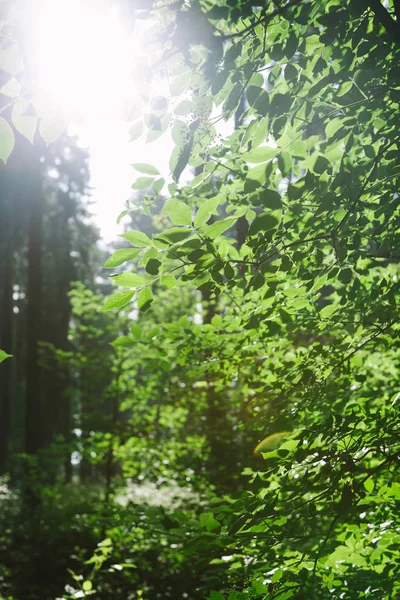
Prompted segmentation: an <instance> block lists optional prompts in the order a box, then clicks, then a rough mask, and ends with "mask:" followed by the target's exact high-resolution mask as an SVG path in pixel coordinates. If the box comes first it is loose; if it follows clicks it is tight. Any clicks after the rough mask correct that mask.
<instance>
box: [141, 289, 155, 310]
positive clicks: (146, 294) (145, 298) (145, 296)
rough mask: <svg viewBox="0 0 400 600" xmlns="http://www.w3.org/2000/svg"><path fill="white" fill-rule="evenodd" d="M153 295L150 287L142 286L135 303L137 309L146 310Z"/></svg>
mask: <svg viewBox="0 0 400 600" xmlns="http://www.w3.org/2000/svg"><path fill="white" fill-rule="evenodd" d="M153 299H154V296H153V292H152V291H151V289H150V288H144V289H143V290H142V291H141V292H140V294H139V296H138V300H137V304H138V309H139V310H141V311H143V312H146V310H148V309H149V308H150V306H151V303H152V302H153Z"/></svg>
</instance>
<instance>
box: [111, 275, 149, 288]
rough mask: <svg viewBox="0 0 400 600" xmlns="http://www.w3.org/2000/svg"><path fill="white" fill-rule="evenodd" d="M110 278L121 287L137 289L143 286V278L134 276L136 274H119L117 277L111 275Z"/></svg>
mask: <svg viewBox="0 0 400 600" xmlns="http://www.w3.org/2000/svg"><path fill="white" fill-rule="evenodd" d="M110 278H111V279H112V280H113V281H115V283H116V284H117V285H121V286H123V287H139V286H141V285H144V280H143V278H142V277H140V275H136V273H120V274H119V275H111V276H110Z"/></svg>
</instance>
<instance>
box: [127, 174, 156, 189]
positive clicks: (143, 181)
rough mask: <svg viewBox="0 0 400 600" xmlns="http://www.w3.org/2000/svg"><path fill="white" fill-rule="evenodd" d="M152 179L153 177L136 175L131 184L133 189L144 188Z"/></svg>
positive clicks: (148, 185)
mask: <svg viewBox="0 0 400 600" xmlns="http://www.w3.org/2000/svg"><path fill="white" fill-rule="evenodd" d="M153 181H154V177H138V178H137V179H136V181H135V183H134V184H133V186H132V189H133V190H140V191H141V190H146V189H147V188H149V187H150V186H151V185H152V183H153Z"/></svg>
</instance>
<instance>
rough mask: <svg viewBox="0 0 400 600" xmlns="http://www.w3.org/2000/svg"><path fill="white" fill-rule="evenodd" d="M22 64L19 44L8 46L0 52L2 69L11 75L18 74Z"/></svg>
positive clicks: (0, 67)
mask: <svg viewBox="0 0 400 600" xmlns="http://www.w3.org/2000/svg"><path fill="white" fill-rule="evenodd" d="M20 66H21V52H20V50H19V47H18V45H17V44H12V45H11V46H8V48H6V49H5V50H2V51H1V52H0V69H1V70H3V71H5V72H6V73H10V75H16V74H17V73H18V71H19V70H20Z"/></svg>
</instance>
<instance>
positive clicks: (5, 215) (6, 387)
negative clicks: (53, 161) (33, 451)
mask: <svg viewBox="0 0 400 600" xmlns="http://www.w3.org/2000/svg"><path fill="white" fill-rule="evenodd" d="M8 183H9V182H8V177H7V174H5V173H2V174H1V176H0V187H1V191H2V196H1V197H0V228H1V229H0V249H1V255H2V270H1V278H0V281H1V289H0V297H1V303H0V314H1V322H0V348H1V349H2V350H4V351H5V352H7V353H8V354H12V353H13V349H12V345H13V343H12V342H13V283H12V274H13V222H12V221H13V214H12V213H13V210H12V197H11V189H10V186H9V185H7V184H8ZM12 367H13V365H12V362H11V360H6V361H4V362H3V363H2V364H1V365H0V473H4V472H5V471H6V470H7V469H8V455H9V443H10V426H11V380H12Z"/></svg>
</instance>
